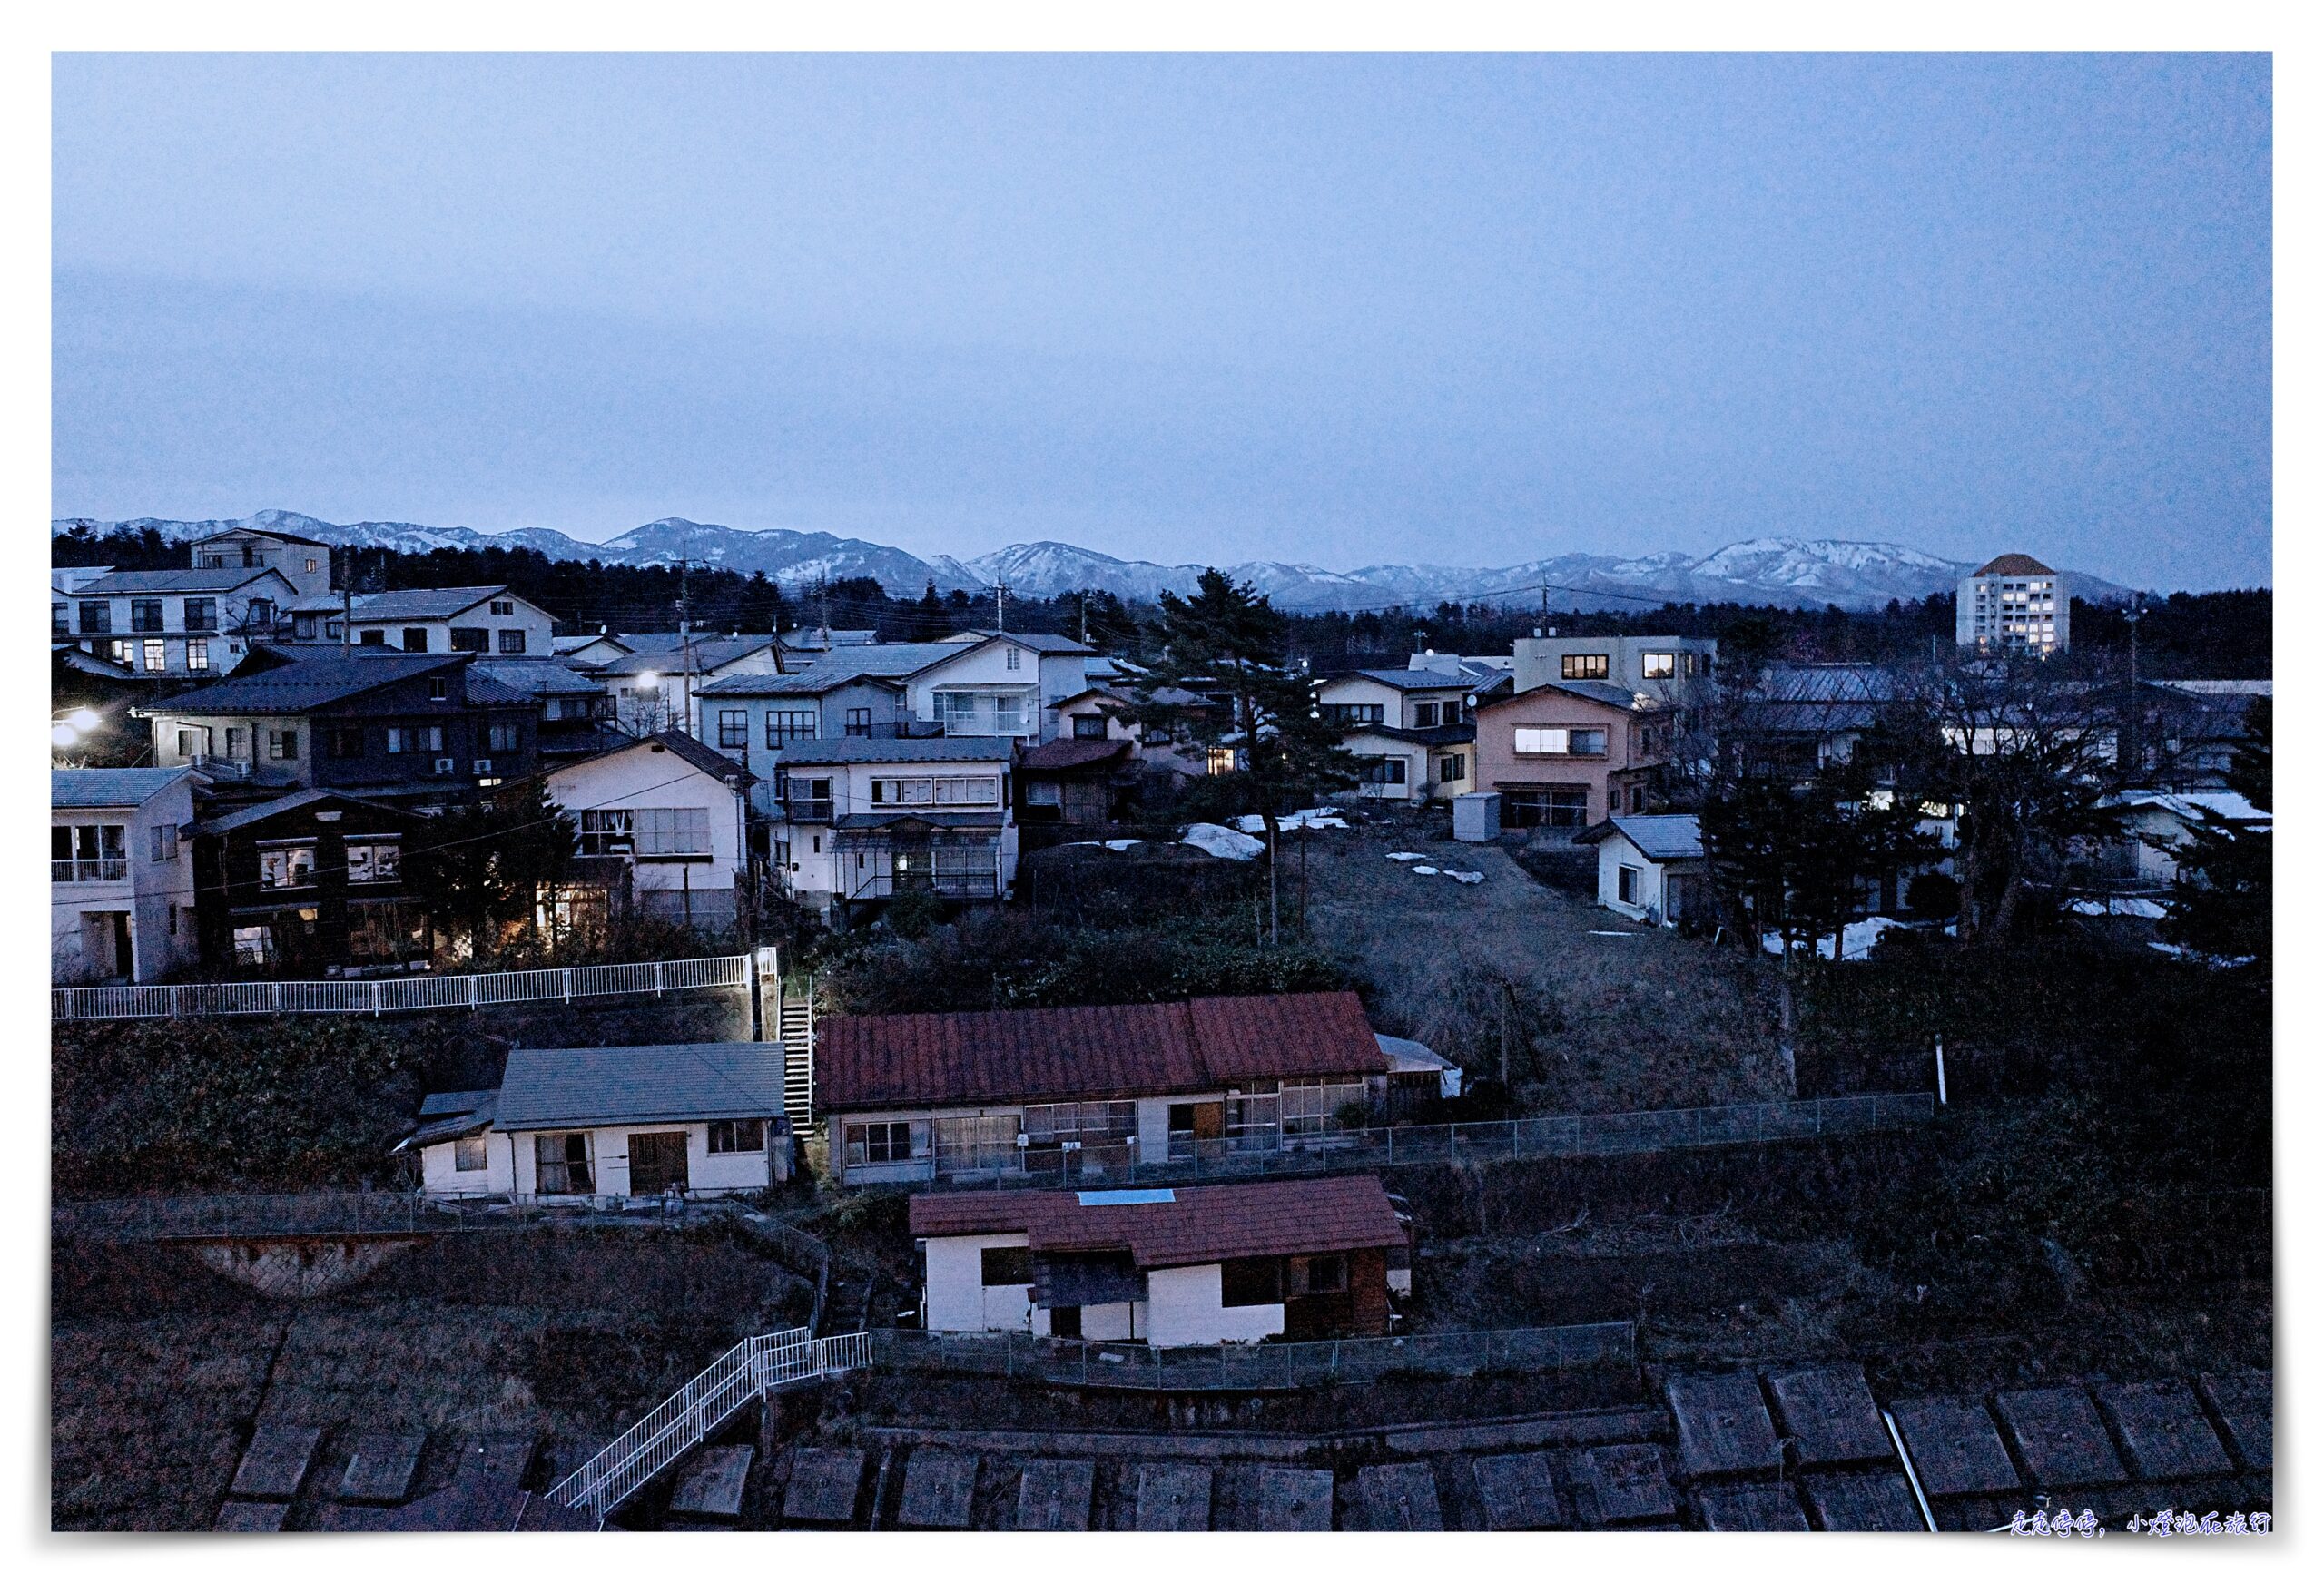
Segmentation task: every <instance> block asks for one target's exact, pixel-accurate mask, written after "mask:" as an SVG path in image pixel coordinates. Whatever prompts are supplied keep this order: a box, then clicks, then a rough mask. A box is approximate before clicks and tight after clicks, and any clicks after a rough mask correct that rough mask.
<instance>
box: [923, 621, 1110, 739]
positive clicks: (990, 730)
mask: <svg viewBox="0 0 2324 1583" xmlns="http://www.w3.org/2000/svg"><path fill="white" fill-rule="evenodd" d="M967 635H968V641H966V642H960V643H955V644H945V645H942V646H944V647H946V648H948V649H949V650H950V653H949V654H946V655H944V656H943V657H942V658H940V659H939V660H938V661H936V662H935V663H934V664H929V665H926V666H924V667H922V668H921V669H920V670H918V671H914V672H912V673H911V674H908V675H906V676H904V677H903V678H902V680H903V683H904V688H905V700H906V703H907V706H908V707H909V708H910V710H911V714H912V716H913V718H915V719H918V720H922V721H932V722H934V723H936V725H937V726H938V727H939V729H940V730H941V731H942V732H943V733H944V734H946V735H947V736H1008V737H1016V738H1018V739H1019V740H1020V741H1023V742H1026V743H1028V744H1031V743H1035V742H1049V741H1052V740H1054V739H1055V738H1056V736H1057V734H1058V714H1057V710H1058V706H1059V704H1061V703H1064V702H1065V701H1066V700H1068V699H1069V698H1073V697H1075V696H1077V695H1078V694H1080V693H1085V692H1087V691H1088V687H1089V672H1088V661H1089V659H1090V657H1091V656H1092V654H1094V652H1095V651H1093V650H1091V649H1090V648H1089V647H1088V645H1087V644H1078V643H1076V642H1074V641H1073V640H1072V639H1071V638H1067V637H1057V636H1054V635H1052V634H1047V633H1030V632H1001V633H992V634H987V635H984V636H981V637H979V636H975V635H973V634H967ZM914 646H919V645H914Z"/></svg>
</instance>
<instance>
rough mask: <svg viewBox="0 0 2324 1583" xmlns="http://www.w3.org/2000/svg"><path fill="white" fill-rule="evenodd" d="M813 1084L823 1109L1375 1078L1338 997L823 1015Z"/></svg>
mask: <svg viewBox="0 0 2324 1583" xmlns="http://www.w3.org/2000/svg"><path fill="white" fill-rule="evenodd" d="M815 1067H816V1071H815V1080H816V1085H817V1088H818V1091H819V1092H820V1093H821V1094H822V1096H823V1098H824V1100H825V1102H826V1104H827V1105H828V1106H829V1107H830V1108H832V1109H835V1110H837V1109H863V1108H866V1107H868V1106H885V1105H983V1104H990V1103H994V1102H999V1101H1009V1100H1015V1101H1019V1102H1029V1103H1040V1102H1045V1101H1051V1100H1060V1099H1104V1098H1123V1097H1128V1096H1139V1095H1158V1094H1171V1093H1180V1094H1183V1093H1191V1092H1200V1091H1202V1090H1204V1089H1208V1088H1219V1087H1225V1086H1229V1085H1231V1084H1234V1083H1237V1082H1242V1081H1246V1080H1254V1079H1259V1078H1267V1077H1346V1076H1354V1075H1355V1074H1358V1073H1372V1072H1383V1071H1385V1070H1386V1069H1387V1057H1385V1056H1384V1055H1383V1054H1382V1053H1381V1051H1380V1047H1379V1045H1378V1043H1377V1042H1376V1041H1375V1040H1374V1038H1373V1036H1372V1027H1371V1024H1369V1023H1368V1022H1366V1021H1365V1020H1364V1003H1363V1002H1362V1001H1360V1000H1358V999H1357V998H1356V997H1355V995H1354V993H1353V992H1351V991H1347V990H1335V991H1330V992H1326V993H1320V994H1302V995H1236V996H1221V997H1214V998H1206V999H1201V1000H1187V1001H1168V1002H1163V1003H1160V1004H1155V1005H1146V1006H1062V1007H1049V1008H1029V1009H1024V1010H1016V1011H955V1012H925V1013H916V1014H911V1015H904V1016H882V1017H833V1018H826V1019H825V1020H824V1022H823V1024H822V1027H821V1028H820V1029H819V1030H818V1035H817V1038H816V1041H815Z"/></svg>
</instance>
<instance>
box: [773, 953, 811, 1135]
mask: <svg viewBox="0 0 2324 1583" xmlns="http://www.w3.org/2000/svg"><path fill="white" fill-rule="evenodd" d="M774 1037H777V1038H779V1039H781V1040H782V1041H783V1113H784V1114H785V1115H787V1116H790V1118H791V1130H792V1132H793V1134H803V1133H805V1132H806V1131H807V1129H808V1128H809V1127H811V1126H813V1125H814V1121H815V980H814V978H812V976H810V977H809V978H808V979H807V980H806V984H805V988H804V989H803V992H801V993H797V994H793V992H792V988H791V986H790V985H789V984H787V983H783V982H782V981H780V980H778V981H777V987H776V989H775V1011H774Z"/></svg>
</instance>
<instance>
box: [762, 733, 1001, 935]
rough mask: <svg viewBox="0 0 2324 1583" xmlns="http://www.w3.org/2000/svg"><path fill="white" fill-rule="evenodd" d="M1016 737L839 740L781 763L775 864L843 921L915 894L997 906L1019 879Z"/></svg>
mask: <svg viewBox="0 0 2324 1583" xmlns="http://www.w3.org/2000/svg"><path fill="white" fill-rule="evenodd" d="M1017 746H1018V744H1017V742H1016V740H1015V739H1014V738H1010V737H963V736H940V737H875V736H863V737H838V738H815V739H810V740H803V741H801V742H793V743H791V744H789V745H787V746H785V747H783V749H782V750H780V751H779V752H776V753H775V754H773V766H772V768H773V779H774V788H773V796H772V799H771V801H770V804H769V806H770V808H771V813H770V818H769V823H768V858H769V863H770V867H771V869H772V871H773V873H774V874H775V875H776V876H777V877H778V878H779V879H780V880H781V881H782V884H783V889H784V890H786V891H788V892H789V893H790V894H791V895H793V896H794V897H796V898H797V899H798V900H800V901H802V902H803V903H805V904H807V905H809V906H811V907H814V908H818V909H822V910H823V911H825V912H827V913H829V914H831V915H832V916H833V917H834V918H837V919H845V918H847V917H850V916H852V915H853V914H855V913H856V912H858V911H861V910H864V909H870V908H872V907H874V906H876V905H877V904H880V903H883V902H885V901H887V900H889V899H891V898H892V897H894V896H897V895H901V894H903V893H906V892H911V891H918V892H921V893H923V894H927V895H931V896H934V897H937V898H938V899H940V900H947V901H992V900H999V899H1000V898H1001V897H1002V896H1004V895H1005V894H1007V892H1008V890H1009V886H1010V885H1011V884H1013V883H1014V882H1015V880H1016V877H1017V826H1016V821H1014V820H1013V819H1012V818H1011V817H1010V812H1009V798H1010V777H1011V775H1012V773H1013V772H1014V767H1015V761H1016V755H1017Z"/></svg>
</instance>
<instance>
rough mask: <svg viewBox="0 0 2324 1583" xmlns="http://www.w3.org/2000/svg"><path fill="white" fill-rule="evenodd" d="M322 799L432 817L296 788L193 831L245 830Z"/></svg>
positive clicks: (406, 817) (404, 820)
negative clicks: (284, 794)
mask: <svg viewBox="0 0 2324 1583" xmlns="http://www.w3.org/2000/svg"><path fill="white" fill-rule="evenodd" d="M440 784H441V782H438V785H440ZM318 802H337V803H343V804H345V805H346V806H347V807H350V808H356V809H363V810H367V811H370V812H374V813H380V814H385V815H387V816H388V817H389V818H391V819H393V820H395V821H397V822H398V823H399V824H408V823H409V822H411V821H415V820H421V819H426V818H428V815H427V814H425V813H422V812H420V811H419V810H417V809H413V808H398V807H396V806H394V805H393V804H391V803H387V802H375V801H372V800H371V799H369V798H368V797H355V796H350V794H349V793H347V792H345V791H330V790H328V789H317V790H313V791H293V792H291V794H290V795H289V796H287V797H277V798H275V799H274V800H273V801H269V802H253V803H251V805H250V806H249V807H247V808H239V809H236V810H235V811H232V812H231V813H222V814H219V815H218V816H217V817H216V818H214V819H205V820H203V821H201V822H200V823H198V824H196V825H195V826H194V827H193V833H194V834H196V835H225V834H228V833H229V832H231V831H238V830H241V829H242V828H243V827H244V826H246V825H252V824H261V823H264V822H265V821H267V820H270V819H272V818H274V817H275V816H276V815H278V814H283V813H294V812H296V811H298V810H300V809H301V808H306V807H310V806H311V805H313V804H315V803H318Z"/></svg>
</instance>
